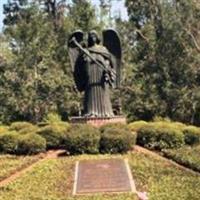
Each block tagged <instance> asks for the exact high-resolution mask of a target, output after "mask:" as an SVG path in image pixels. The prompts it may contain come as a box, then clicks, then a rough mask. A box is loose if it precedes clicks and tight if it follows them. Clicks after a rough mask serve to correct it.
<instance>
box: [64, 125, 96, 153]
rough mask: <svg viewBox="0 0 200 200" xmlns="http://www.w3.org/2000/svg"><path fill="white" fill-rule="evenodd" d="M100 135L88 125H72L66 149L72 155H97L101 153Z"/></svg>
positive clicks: (68, 133)
mask: <svg viewBox="0 0 200 200" xmlns="http://www.w3.org/2000/svg"><path fill="white" fill-rule="evenodd" d="M99 140H100V133H99V130H98V129H97V128H94V127H92V126H90V125H87V124H75V125H72V126H71V127H70V129H69V131H68V132H67V133H66V135H65V140H64V147H65V149H66V150H67V151H68V152H69V153H70V154H72V155H73V154H84V153H89V154H96V153H98V152H99Z"/></svg>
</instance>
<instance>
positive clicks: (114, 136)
mask: <svg viewBox="0 0 200 200" xmlns="http://www.w3.org/2000/svg"><path fill="white" fill-rule="evenodd" d="M100 131H101V139H100V152H101V153H111V154H114V153H125V152H127V151H128V150H130V149H131V148H132V147H133V145H134V144H135V141H136V134H133V133H132V132H131V130H130V129H129V128H128V127H127V125H123V124H110V125H105V126H103V127H101V128H100Z"/></svg>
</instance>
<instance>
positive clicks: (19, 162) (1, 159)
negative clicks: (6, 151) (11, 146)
mask: <svg viewBox="0 0 200 200" xmlns="http://www.w3.org/2000/svg"><path fill="white" fill-rule="evenodd" d="M38 158H39V156H13V155H0V181H1V180H3V179H5V178H7V177H8V176H10V175H11V174H13V173H14V172H16V171H18V170H20V169H22V168H24V167H25V166H28V165H29V164H31V163H33V162H34V161H36V160H38Z"/></svg>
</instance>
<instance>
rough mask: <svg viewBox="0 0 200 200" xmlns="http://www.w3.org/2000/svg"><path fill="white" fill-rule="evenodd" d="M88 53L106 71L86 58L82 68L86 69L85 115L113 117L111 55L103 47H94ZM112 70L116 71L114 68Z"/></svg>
mask: <svg viewBox="0 0 200 200" xmlns="http://www.w3.org/2000/svg"><path fill="white" fill-rule="evenodd" d="M88 51H89V53H90V55H91V56H92V57H93V58H94V59H95V60H96V61H97V62H98V63H100V64H101V65H103V66H104V68H105V69H106V70H105V69H103V67H100V66H98V64H96V63H95V62H94V61H92V60H91V59H90V58H89V57H86V59H85V62H84V66H82V67H84V69H85V70H84V71H85V84H84V90H85V98H84V115H85V116H87V117H112V116H114V114H113V110H112V104H111V100H110V87H111V86H112V83H113V82H114V79H112V78H111V76H110V75H109V72H110V70H111V68H112V61H111V55H110V53H109V52H108V50H107V49H106V48H105V47H104V46H101V45H94V46H92V47H90V48H88ZM112 70H114V69H113V68H112Z"/></svg>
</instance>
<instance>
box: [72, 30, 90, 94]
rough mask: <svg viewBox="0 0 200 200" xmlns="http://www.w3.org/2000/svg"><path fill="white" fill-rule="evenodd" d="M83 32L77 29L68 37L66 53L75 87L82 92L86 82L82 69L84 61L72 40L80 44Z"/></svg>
mask: <svg viewBox="0 0 200 200" xmlns="http://www.w3.org/2000/svg"><path fill="white" fill-rule="evenodd" d="M83 36H84V34H83V32H82V31H80V30H77V31H75V32H73V33H72V34H71V36H70V37H69V39H68V53H69V58H70V62H71V67H72V72H73V75H74V80H75V83H76V87H77V89H78V90H79V91H80V92H82V91H83V90H84V88H85V83H86V73H85V71H84V67H83V65H84V63H83V58H82V54H81V52H80V50H79V49H78V47H77V46H76V44H75V43H74V40H73V39H75V40H76V42H78V43H79V44H80V45H82V43H83Z"/></svg>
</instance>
